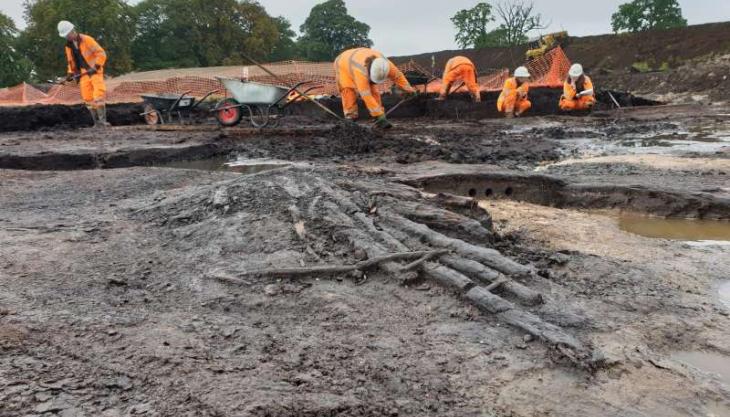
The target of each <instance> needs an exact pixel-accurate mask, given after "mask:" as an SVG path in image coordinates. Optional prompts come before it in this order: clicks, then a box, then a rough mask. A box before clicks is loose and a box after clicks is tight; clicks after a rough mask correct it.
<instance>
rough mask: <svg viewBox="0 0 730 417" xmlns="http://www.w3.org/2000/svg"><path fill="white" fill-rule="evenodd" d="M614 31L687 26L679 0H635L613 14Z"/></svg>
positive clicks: (612, 24) (638, 30)
mask: <svg viewBox="0 0 730 417" xmlns="http://www.w3.org/2000/svg"><path fill="white" fill-rule="evenodd" d="M611 26H612V27H613V31H614V32H616V33H618V32H623V31H628V32H640V31H644V30H649V29H669V28H674V27H684V26H687V19H685V18H684V17H682V8H681V7H680V5H679V2H678V1H677V0H633V1H632V2H630V3H626V4H622V5H620V6H619V9H618V11H617V12H616V13H614V14H613V16H611Z"/></svg>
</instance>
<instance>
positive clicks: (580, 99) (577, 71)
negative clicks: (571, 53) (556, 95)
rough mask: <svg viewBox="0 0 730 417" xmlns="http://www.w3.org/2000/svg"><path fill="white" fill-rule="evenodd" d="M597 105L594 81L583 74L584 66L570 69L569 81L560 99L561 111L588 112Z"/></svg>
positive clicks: (566, 81)
mask: <svg viewBox="0 0 730 417" xmlns="http://www.w3.org/2000/svg"><path fill="white" fill-rule="evenodd" d="M594 104H596V95H595V92H594V91H593V81H591V79H590V78H588V76H587V75H585V73H583V66H582V65H581V64H575V65H573V66H572V67H570V71H569V72H568V79H567V80H565V84H564V85H563V96H562V97H560V109H561V110H565V111H571V110H588V109H592V108H593V105H594Z"/></svg>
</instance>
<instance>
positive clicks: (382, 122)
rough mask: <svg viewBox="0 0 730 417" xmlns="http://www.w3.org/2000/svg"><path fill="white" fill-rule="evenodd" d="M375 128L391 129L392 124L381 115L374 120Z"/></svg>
mask: <svg viewBox="0 0 730 417" xmlns="http://www.w3.org/2000/svg"><path fill="white" fill-rule="evenodd" d="M375 126H376V127H379V128H381V129H390V128H392V127H393V124H392V123H390V122H389V121H388V119H387V118H386V117H385V115H382V116H378V118H377V119H375Z"/></svg>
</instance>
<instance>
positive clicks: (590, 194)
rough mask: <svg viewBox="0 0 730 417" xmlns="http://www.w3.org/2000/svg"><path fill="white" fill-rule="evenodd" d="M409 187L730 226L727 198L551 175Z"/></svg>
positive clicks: (436, 180) (472, 177)
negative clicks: (587, 182) (617, 210)
mask: <svg viewBox="0 0 730 417" xmlns="http://www.w3.org/2000/svg"><path fill="white" fill-rule="evenodd" d="M404 183H406V184H409V185H413V186H417V187H419V188H422V189H424V190H426V191H428V192H432V193H451V194H456V195H460V196H468V197H472V198H476V199H480V200H487V201H489V200H500V199H510V200H516V201H522V202H527V203H533V204H539V205H544V206H549V207H556V208H577V209H620V210H627V211H632V212H638V213H646V214H651V215H656V216H662V217H676V218H692V219H711V220H730V200H728V199H725V198H718V197H714V196H712V195H708V194H704V193H691V192H683V191H677V190H661V189H651V188H647V187H641V186H622V185H605V184H581V183H569V182H567V181H565V180H562V179H559V178H555V177H551V176H546V175H537V174H521V173H507V172H504V173H501V172H495V173H474V174H447V175H435V176H431V177H429V176H424V177H419V178H414V179H406V180H404Z"/></svg>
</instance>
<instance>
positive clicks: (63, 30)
mask: <svg viewBox="0 0 730 417" xmlns="http://www.w3.org/2000/svg"><path fill="white" fill-rule="evenodd" d="M74 29H75V27H74V24H73V23H71V22H69V21H66V20H61V21H60V22H58V36H60V37H62V38H65V37H66V36H68V34H69V33H71V31H73V30H74Z"/></svg>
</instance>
